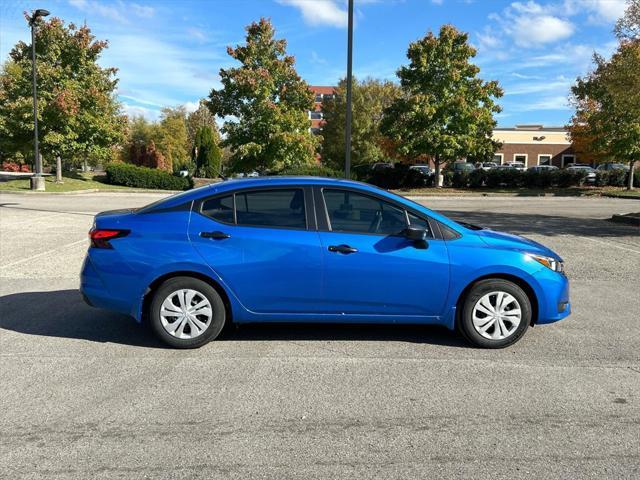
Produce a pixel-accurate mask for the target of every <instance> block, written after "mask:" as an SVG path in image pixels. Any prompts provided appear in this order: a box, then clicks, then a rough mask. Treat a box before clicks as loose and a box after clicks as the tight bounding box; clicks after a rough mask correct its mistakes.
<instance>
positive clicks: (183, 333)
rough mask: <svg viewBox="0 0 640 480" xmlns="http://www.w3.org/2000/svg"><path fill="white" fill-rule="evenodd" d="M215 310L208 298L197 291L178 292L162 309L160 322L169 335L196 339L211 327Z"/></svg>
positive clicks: (172, 295)
mask: <svg viewBox="0 0 640 480" xmlns="http://www.w3.org/2000/svg"><path fill="white" fill-rule="evenodd" d="M212 318H213V310H212V309H211V303H209V300H208V299H207V297H205V296H204V295H203V294H201V293H200V292H198V291H197V290H191V289H183V290H176V291H175V292H173V293H172V294H170V295H169V296H168V297H167V298H165V300H164V302H162V307H160V321H161V322H162V326H163V327H164V329H165V330H166V331H167V333H168V334H169V335H172V336H174V337H176V338H182V339H190V338H196V337H198V336H200V335H202V334H203V333H204V331H205V330H206V329H207V328H209V325H211V319H212Z"/></svg>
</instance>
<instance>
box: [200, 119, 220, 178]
mask: <svg viewBox="0 0 640 480" xmlns="http://www.w3.org/2000/svg"><path fill="white" fill-rule="evenodd" d="M194 150H195V152H196V171H197V174H198V175H199V176H201V177H206V178H217V177H218V176H219V175H220V173H221V172H220V165H221V160H222V150H221V149H220V147H219V145H218V142H217V141H216V138H215V136H214V134H213V129H212V128H211V127H210V126H204V127H200V128H199V129H198V131H197V132H196V138H195V149H194Z"/></svg>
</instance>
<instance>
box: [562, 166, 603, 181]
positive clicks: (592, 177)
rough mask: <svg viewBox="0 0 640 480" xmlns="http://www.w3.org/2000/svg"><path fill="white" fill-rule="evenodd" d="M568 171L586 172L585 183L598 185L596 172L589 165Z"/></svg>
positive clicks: (571, 168) (569, 168)
mask: <svg viewBox="0 0 640 480" xmlns="http://www.w3.org/2000/svg"><path fill="white" fill-rule="evenodd" d="M567 170H569V171H572V172H585V174H586V177H585V181H586V182H587V183H596V171H595V170H594V169H593V168H591V167H589V166H588V165H574V166H573V167H568V168H567Z"/></svg>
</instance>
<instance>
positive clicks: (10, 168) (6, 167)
mask: <svg viewBox="0 0 640 480" xmlns="http://www.w3.org/2000/svg"><path fill="white" fill-rule="evenodd" d="M2 171H3V172H23V173H27V172H31V169H30V168H29V165H27V164H26V163H23V164H20V163H17V162H2Z"/></svg>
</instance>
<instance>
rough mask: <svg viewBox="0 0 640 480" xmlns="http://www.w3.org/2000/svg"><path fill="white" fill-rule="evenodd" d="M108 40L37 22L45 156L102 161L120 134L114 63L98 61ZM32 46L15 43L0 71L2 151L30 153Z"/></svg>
mask: <svg viewBox="0 0 640 480" xmlns="http://www.w3.org/2000/svg"><path fill="white" fill-rule="evenodd" d="M105 48H107V42H106V41H102V40H96V39H95V37H94V36H93V35H92V34H91V30H90V29H89V28H88V27H87V26H82V27H79V28H78V27H76V26H75V25H74V24H72V23H70V24H69V25H66V26H65V24H64V22H63V21H62V20H60V19H59V18H52V19H51V20H49V21H42V20H40V21H39V25H38V27H37V41H36V58H37V62H36V63H37V75H38V121H39V122H38V127H39V130H40V148H41V151H42V154H43V157H44V158H45V160H47V159H53V158H54V156H56V155H61V156H62V157H63V158H65V159H76V160H80V159H85V160H86V159H87V158H89V159H91V160H94V161H104V160H108V159H110V158H112V156H113V149H114V147H115V146H117V145H118V144H119V143H120V142H121V141H122V138H123V133H124V130H125V125H126V121H125V118H124V117H123V116H122V115H121V114H120V105H119V103H118V102H117V100H116V97H115V91H116V85H117V79H116V78H115V75H116V69H115V68H104V67H101V66H100V65H99V64H98V61H99V59H100V55H101V54H102V52H103V51H104V49H105ZM31 68H32V64H31V45H30V44H26V43H25V42H18V43H17V44H16V45H15V46H14V47H13V49H12V50H11V52H10V54H9V59H8V60H7V61H6V62H5V63H4V64H3V65H2V69H1V71H0V153H1V154H2V156H8V157H11V156H16V155H18V154H22V155H24V156H25V157H27V158H32V157H33V155H32V154H31V151H32V141H33V112H32V103H31V102H32V91H31V88H32V86H31Z"/></svg>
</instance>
